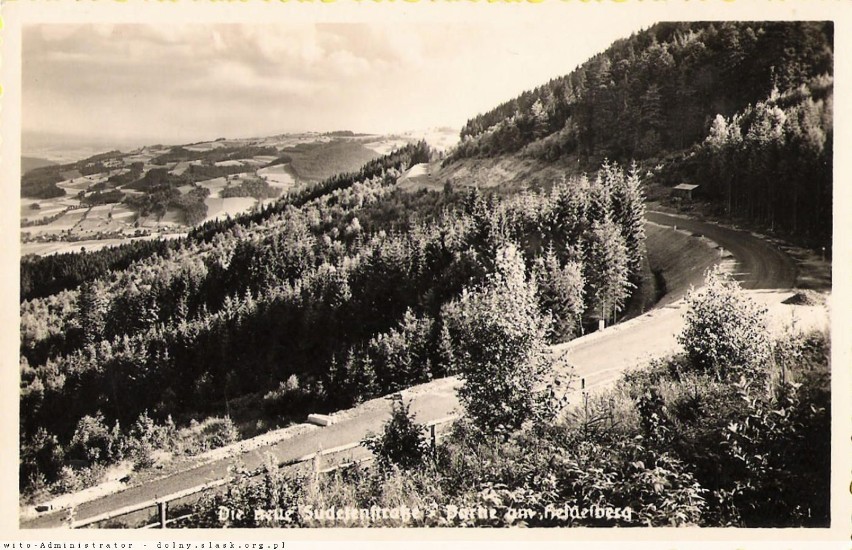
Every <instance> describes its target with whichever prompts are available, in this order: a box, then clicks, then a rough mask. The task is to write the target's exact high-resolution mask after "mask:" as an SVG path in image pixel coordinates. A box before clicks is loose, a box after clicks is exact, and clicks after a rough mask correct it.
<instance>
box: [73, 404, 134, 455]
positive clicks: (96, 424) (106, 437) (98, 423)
mask: <svg viewBox="0 0 852 550" xmlns="http://www.w3.org/2000/svg"><path fill="white" fill-rule="evenodd" d="M121 445H122V441H121V432H120V430H119V429H118V425H117V424H116V427H115V429H114V430H112V431H110V430H109V429H108V428H107V427H106V424H105V422H104V416H103V414H101V413H100V412H98V413H97V414H96V415H95V416H88V415H86V416H84V417H83V418H81V419H80V421H79V422H78V423H77V428H76V429H75V430H74V435H73V437H72V438H71V443H70V445H69V447H68V456H69V458H76V459H78V460H85V461H87V462H88V463H89V464H94V463H96V462H114V461H116V460H119V459H120V458H121V454H122V453H121Z"/></svg>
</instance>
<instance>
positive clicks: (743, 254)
mask: <svg viewBox="0 0 852 550" xmlns="http://www.w3.org/2000/svg"><path fill="white" fill-rule="evenodd" d="M647 217H648V219H649V220H650V221H653V222H655V223H658V224H664V225H670V226H671V225H677V226H678V228H679V229H680V228H682V229H686V230H689V231H692V232H694V233H700V234H702V235H704V236H706V237H708V238H710V239H712V240H714V241H715V242H716V243H718V244H719V245H721V246H722V247H724V248H725V249H726V250H728V251H730V252H731V253H732V254H733V256H734V258H735V260H736V266H735V268H734V270H735V272H736V273H737V274H738V275H737V278H738V279H739V280H740V281H741V282H742V284H743V286H744V287H745V288H749V289H781V288H791V287H792V286H793V284H794V282H795V276H796V268H795V265H794V263H793V261H792V260H791V259H790V258H789V257H788V256H786V255H785V254H784V253H783V252H781V251H780V250H778V249H777V248H775V247H774V246H773V245H771V244H769V243H767V242H765V241H762V240H760V239H758V238H756V237H754V236H752V235H751V234H750V233H748V232H745V231H737V230H733V229H727V228H723V227H719V226H715V225H711V224H708V223H704V222H700V221H696V220H690V219H687V218H680V217H674V216H671V215H667V214H661V213H655V212H653V213H649V214H648V215H647ZM681 313H682V310H681V308H680V306H679V305H678V304H671V305H668V306H665V307H663V308H661V309H657V310H654V311H651V312H649V313H648V314H646V315H644V316H642V317H639V318H636V319H634V320H632V321H630V322H628V323H627V324H625V325H617V326H615V327H611V328H609V329H607V330H605V331H603V332H602V333H595V334H591V335H589V336H587V337H585V338H581V339H578V340H574V341H573V342H569V343H567V344H563V345H560V346H558V347H557V348H555V351H557V352H558V353H563V352H566V351H567V354H566V358H567V361H568V363H570V364H571V365H572V366H573V367H574V372H575V373H576V374H577V375H578V376H580V377H583V378H585V380H586V385H587V387H589V388H593V387H595V386H601V385H603V384H606V383H608V382H611V381H612V380H614V379H616V378H617V377H618V375H619V374H620V373H621V372H622V371H623V370H625V369H627V368H630V367H633V366H636V365H637V364H638V363H641V361H642V359H643V358H648V357H651V356H652V354H653V356H656V357H659V356H662V355H665V354H667V353H669V352H671V351H673V350H674V349H675V347H676V342H675V335H676V334H677V333H678V332H679V330H680V327H681V326H682V319H681ZM455 384H457V382H456V381H455V380H453V379H448V380H439V381H436V382H433V383H430V384H426V385H424V386H421V387H420V388H418V389H416V390H415V391H413V392H412V394H411V402H412V405H411V409H412V411H413V412H414V413H415V414H416V415H417V421H418V422H421V423H425V422H428V421H431V420H436V419H439V418H442V417H445V416H447V415H448V414H450V413H452V412H453V411H454V410H456V409H457V407H458V401H457V398H456V395H455V391H454V387H455ZM389 411H390V402H389V401H387V400H381V399H380V400H375V401H372V402H370V403H367V404H365V405H364V406H362V407H361V409H360V410H359V411H358V414H351V415H349V417H348V418H344V419H342V420H341V421H339V422H338V423H336V424H334V425H332V426H330V427H326V428H317V429H315V430H310V431H308V432H307V433H302V434H300V435H298V436H295V437H293V438H291V439H287V440H283V441H280V442H278V443H275V444H272V445H267V446H263V447H260V448H258V449H255V450H253V451H249V452H246V453H243V454H242V455H241V456H240V457H239V460H240V461H241V462H242V463H243V464H245V465H246V466H247V467H249V468H254V467H257V466H260V465H262V464H263V463H264V461H265V457H266V456H267V455H268V454H269V453H272V454H273V455H274V456H275V458H277V459H278V460H279V461H286V460H292V459H295V458H297V457H300V456H304V455H306V454H310V453H313V452H316V451H317V450H320V449H329V448H332V447H336V446H339V445H344V444H347V443H351V442H353V441H358V440H360V439H362V438H363V437H364V436H365V435H366V434H367V432H369V431H377V430H378V429H379V428H380V426H381V424H382V423H383V422H384V421H385V419H386V418H388V417H389ZM235 460H236V459H234V458H224V459H221V460H217V461H215V462H212V463H210V464H207V465H204V466H200V467H197V468H194V469H191V470H187V471H184V472H181V473H178V474H174V475H171V476H168V477H166V478H162V479H158V480H153V481H149V482H146V483H144V484H143V485H140V486H137V487H131V488H128V489H126V490H124V491H122V492H119V493H115V494H111V495H106V496H103V497H101V498H98V499H96V500H92V501H90V502H86V503H83V504H80V505H78V506H77V510H76V514H75V517H76V519H77V521H80V520H83V519H86V518H88V517H93V516H95V515H98V514H102V513H104V512H108V511H110V510H116V509H118V508H122V507H125V506H129V505H131V504H135V503H139V502H143V501H146V500H150V499H153V498H157V497H161V496H164V495H168V494H170V493H175V492H177V491H180V490H184V489H187V488H190V487H194V486H198V485H201V484H204V483H206V482H209V481H213V480H217V479H221V478H223V477H224V476H226V475H227V471H228V467H229V466H230V465H232V464H233V463H234V462H235ZM64 516H65V512H63V511H58V512H53V513H50V514H46V515H43V516H41V517H38V518H34V519H31V520H24V521H22V527H24V528H42V527H57V526H61V522H62V518H63V517H64Z"/></svg>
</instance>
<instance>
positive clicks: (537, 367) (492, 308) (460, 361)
mask: <svg viewBox="0 0 852 550" xmlns="http://www.w3.org/2000/svg"><path fill="white" fill-rule="evenodd" d="M496 262H497V272H496V273H495V274H493V275H491V276H490V277H489V278H488V281H487V283H486V284H485V285H484V286H483V287H482V288H480V289H476V290H473V291H466V292H465V293H464V294H463V295H462V297H461V298H460V299H459V300H457V301H455V302H453V303H451V304H449V306H447V307H446V308H445V311H444V318H445V320H446V322H447V325H448V328H449V331H450V335H451V339H452V341H453V353H454V363H455V364H456V366H457V368H458V370H459V376H460V377H461V378H462V380H463V381H464V385H463V386H462V387H461V388H460V389H459V398H460V399H461V401H462V403H463V404H464V407H465V410H466V411H467V414H468V415H469V416H470V417H471V418H472V419H473V421H474V423H475V424H476V425H477V426H478V427H479V428H480V429H482V430H483V431H485V432H491V433H493V432H495V431H504V432H506V431H511V430H514V429H517V428H518V427H520V426H521V424H522V423H524V422H525V421H527V420H531V419H533V418H535V417H536V416H537V415H538V414H539V412H540V409H541V408H542V407H541V405H542V402H541V399H540V396H539V393H538V391H537V390H538V389H539V386H540V385H541V383H542V381H543V377H544V375H545V374H546V372H547V371H548V369H549V367H550V363H549V359H548V354H547V347H546V336H547V334H548V331H549V329H550V319H549V318H547V317H542V316H541V314H540V313H539V310H538V301H537V298H536V285H535V283H534V282H532V281H528V280H527V279H526V277H525V276H524V263H523V259H522V258H521V256H520V254H519V253H518V251H517V249H516V248H515V247H514V246H513V245H509V246H507V247H504V248H502V249H501V250H500V251H499V252H498V257H497V260H496Z"/></svg>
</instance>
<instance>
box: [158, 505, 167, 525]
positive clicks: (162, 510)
mask: <svg viewBox="0 0 852 550" xmlns="http://www.w3.org/2000/svg"><path fill="white" fill-rule="evenodd" d="M157 515H158V516H159V517H160V529H165V528H166V524H167V523H168V515H169V502H168V501H167V500H160V501H157Z"/></svg>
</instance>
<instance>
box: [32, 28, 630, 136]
mask: <svg viewBox="0 0 852 550" xmlns="http://www.w3.org/2000/svg"><path fill="white" fill-rule="evenodd" d="M627 34H629V32H627V31H624V32H623V33H622V34H621V35H627ZM618 36H620V35H619V34H618V30H617V29H611V30H610V34H609V35H607V36H595V37H594V41H590V37H588V36H587V35H584V34H583V33H582V32H579V31H578V32H575V33H573V34H572V33H571V32H570V29H566V28H565V24H564V22H541V24H537V25H535V26H532V25H522V24H504V25H486V24H477V23H464V24H447V23H443V24H439V23H399V24H394V25H377V24H375V25H374V24H367V23H321V24H300V25H296V24H289V25H288V24H276V25H271V24H270V25H247V24H206V25H202V24H197V25H157V26H151V25H142V24H133V25H88V24H87V25H56V24H43V25H34V26H28V27H25V29H24V35H23V40H24V41H23V81H22V84H23V109H24V112H23V123H24V128H25V129H26V130H28V131H42V132H60V133H61V132H72V131H73V132H78V133H80V132H97V133H99V134H101V135H105V136H108V135H122V136H128V135H137V136H151V137H152V138H153V139H154V140H155V141H158V142H177V141H180V140H189V141H194V140H196V139H202V138H209V137H214V136H220V135H228V136H250V135H262V134H271V133H279V132H285V131H299V130H332V129H352V130H362V131H373V130H375V131H385V130H397V131H402V130H407V129H412V128H417V127H424V126H439V125H447V124H451V125H456V126H459V125H461V124H462V123H463V122H464V120H465V119H466V118H467V117H469V116H472V115H474V114H476V113H477V112H481V111H484V110H486V109H488V108H490V107H493V106H494V105H496V104H497V103H499V102H501V101H504V100H506V99H509V98H510V97H513V96H514V95H516V94H517V93H520V92H521V91H523V90H525V89H529V88H531V87H534V86H536V85H538V84H541V83H542V82H544V81H546V80H548V79H550V78H552V77H555V76H558V75H560V74H565V73H567V72H569V71H570V70H571V69H572V68H573V67H574V66H575V65H576V64H578V63H580V62H582V61H583V60H585V58H587V57H588V56H589V55H591V54H592V53H595V51H597V50H595V49H594V48H597V49H598V50H599V49H602V48H603V47H605V46H606V45H607V44H608V43H609V41H611V40H612V39H613V38H616V37H618Z"/></svg>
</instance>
